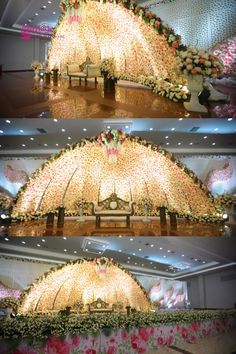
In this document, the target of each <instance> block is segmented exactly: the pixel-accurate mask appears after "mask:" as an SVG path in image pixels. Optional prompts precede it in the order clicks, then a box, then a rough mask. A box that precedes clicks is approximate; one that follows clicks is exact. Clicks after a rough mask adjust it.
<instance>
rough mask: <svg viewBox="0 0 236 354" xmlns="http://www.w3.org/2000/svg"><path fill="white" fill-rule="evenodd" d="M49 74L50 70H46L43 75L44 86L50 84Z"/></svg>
mask: <svg viewBox="0 0 236 354" xmlns="http://www.w3.org/2000/svg"><path fill="white" fill-rule="evenodd" d="M51 74H52V72H51V70H50V69H49V68H47V69H46V70H45V73H44V76H45V81H46V84H50V81H51Z"/></svg>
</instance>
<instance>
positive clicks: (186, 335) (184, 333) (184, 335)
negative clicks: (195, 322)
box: [182, 327, 188, 339]
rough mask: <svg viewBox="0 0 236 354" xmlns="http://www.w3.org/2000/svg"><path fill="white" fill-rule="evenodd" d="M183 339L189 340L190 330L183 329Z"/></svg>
mask: <svg viewBox="0 0 236 354" xmlns="http://www.w3.org/2000/svg"><path fill="white" fill-rule="evenodd" d="M182 338H184V339H187V338H188V330H187V328H184V327H183V328H182Z"/></svg>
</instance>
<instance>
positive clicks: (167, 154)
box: [11, 131, 223, 222]
mask: <svg viewBox="0 0 236 354" xmlns="http://www.w3.org/2000/svg"><path fill="white" fill-rule="evenodd" d="M111 132H112V131H111ZM118 134H119V133H118ZM122 134H124V133H122ZM110 139H113V138H112V137H111V136H110V134H109V135H107V134H106V133H100V134H99V136H98V137H91V138H87V139H83V140H81V141H80V142H78V143H73V144H72V145H70V146H67V147H65V148H64V149H63V150H61V151H59V152H58V153H56V154H54V155H52V156H51V157H50V158H49V159H48V160H47V161H46V162H45V163H43V164H42V165H41V167H40V168H39V169H37V170H36V171H35V173H34V174H33V175H32V176H31V178H30V179H29V181H28V182H27V183H26V184H25V185H24V186H22V187H21V188H20V189H19V191H18V193H17V195H16V197H15V199H14V201H13V205H16V203H17V200H18V199H19V198H20V197H21V195H22V194H23V193H24V191H25V190H26V189H27V187H28V185H29V184H30V181H31V180H33V179H36V178H37V177H38V176H39V175H40V173H41V172H42V171H43V169H44V168H45V167H46V166H49V165H50V164H51V163H52V162H54V161H55V160H57V159H59V158H60V157H61V156H63V155H64V154H66V153H67V152H68V151H71V150H74V149H79V148H82V147H84V146H85V145H87V144H91V143H92V144H96V143H99V144H104V145H105V142H106V141H110ZM116 139H117V137H116ZM123 139H124V140H127V141H130V142H134V143H137V144H140V145H142V146H145V147H147V148H149V149H151V150H152V151H154V152H158V153H161V154H162V155H164V156H165V157H166V158H168V159H170V160H171V161H172V162H173V163H174V164H175V165H176V166H178V167H179V168H180V169H181V170H182V171H183V172H184V173H186V174H187V175H188V176H189V178H191V179H192V180H193V182H194V183H195V184H197V185H198V187H199V188H200V189H201V190H202V191H203V192H204V193H205V194H206V195H207V197H208V198H211V199H212V201H214V198H213V196H212V194H211V193H210V191H209V190H208V188H207V187H206V185H205V184H204V183H203V182H202V181H201V180H200V179H199V178H198V177H197V176H196V175H195V173H194V172H193V171H192V170H190V169H189V168H188V167H187V166H186V165H184V164H183V163H182V162H181V161H180V160H178V159H177V158H176V157H175V156H174V155H173V154H171V153H170V152H168V151H166V150H165V149H163V148H161V147H158V146H157V145H156V144H153V143H151V142H147V141H146V140H145V139H142V138H141V137H138V136H134V135H132V134H131V135H129V134H124V138H122V139H121V141H123ZM73 213H74V212H70V211H66V215H71V214H73ZM44 215H45V213H42V212H36V211H35V212H31V213H27V214H25V213H19V212H17V211H16V210H14V206H13V212H12V214H11V217H12V218H13V219H16V220H19V221H27V220H31V219H37V218H39V217H41V216H44ZM179 215H180V214H179ZM183 217H184V215H183ZM186 217H188V218H190V217H191V218H192V220H194V221H197V220H199V221H200V220H206V221H207V222H216V220H217V222H222V221H223V218H222V216H221V215H220V214H219V211H218V210H217V207H215V214H214V215H207V216H206V215H201V216H193V215H192V214H190V215H189V214H187V215H186Z"/></svg>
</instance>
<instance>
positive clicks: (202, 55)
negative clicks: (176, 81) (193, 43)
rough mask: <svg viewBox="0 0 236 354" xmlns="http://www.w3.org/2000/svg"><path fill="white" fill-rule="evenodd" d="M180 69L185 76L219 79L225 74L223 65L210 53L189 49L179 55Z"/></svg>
mask: <svg viewBox="0 0 236 354" xmlns="http://www.w3.org/2000/svg"><path fill="white" fill-rule="evenodd" d="M179 69H180V71H181V72H183V73H184V74H185V75H203V76H208V77H211V78H217V77H218V76H220V75H221V74H222V73H223V64H222V63H221V61H220V59H219V58H217V57H216V56H214V55H213V54H211V53H210V52H208V51H206V50H200V49H197V48H191V47H189V48H188V50H185V51H181V52H180V53H179Z"/></svg>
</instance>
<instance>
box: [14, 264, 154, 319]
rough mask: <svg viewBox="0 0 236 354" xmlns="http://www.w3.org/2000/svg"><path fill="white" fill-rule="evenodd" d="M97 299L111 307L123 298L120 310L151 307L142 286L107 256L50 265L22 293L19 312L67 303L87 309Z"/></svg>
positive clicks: (58, 307) (57, 307)
mask: <svg viewBox="0 0 236 354" xmlns="http://www.w3.org/2000/svg"><path fill="white" fill-rule="evenodd" d="M114 279H116V281H115V282H114ZM124 284H125V286H124ZM98 298H100V299H101V300H102V301H104V302H106V303H107V304H109V306H110V307H111V306H112V305H119V304H120V302H121V301H122V304H120V306H122V310H123V311H125V307H126V306H131V307H132V308H135V309H136V310H139V311H148V310H149V309H150V307H151V304H150V301H149V298H148V295H147V293H146V291H145V289H144V288H143V287H142V285H141V284H139V282H138V281H137V280H136V278H135V277H134V276H133V275H132V274H131V273H129V272H128V271H127V270H126V269H125V268H123V267H122V266H121V265H119V264H117V263H114V262H113V261H112V260H110V259H108V258H95V259H78V260H75V261H70V262H69V263H66V264H61V265H59V266H57V267H53V268H51V269H50V271H49V272H47V273H44V274H43V275H42V276H40V277H39V278H38V279H37V280H36V281H35V282H34V283H32V284H31V285H30V286H29V288H28V289H26V290H25V291H24V292H23V293H22V295H21V297H20V299H19V308H18V312H19V313H22V314H24V313H34V312H40V313H42V312H50V311H60V310H63V309H65V308H66V307H67V306H69V307H71V308H72V309H75V310H77V309H78V307H80V309H81V311H84V312H86V311H87V305H88V304H91V303H92V302H94V301H96V300H97V299H98ZM120 309H121V308H120Z"/></svg>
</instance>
